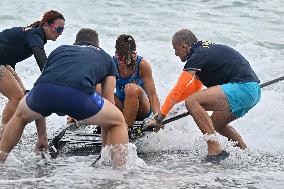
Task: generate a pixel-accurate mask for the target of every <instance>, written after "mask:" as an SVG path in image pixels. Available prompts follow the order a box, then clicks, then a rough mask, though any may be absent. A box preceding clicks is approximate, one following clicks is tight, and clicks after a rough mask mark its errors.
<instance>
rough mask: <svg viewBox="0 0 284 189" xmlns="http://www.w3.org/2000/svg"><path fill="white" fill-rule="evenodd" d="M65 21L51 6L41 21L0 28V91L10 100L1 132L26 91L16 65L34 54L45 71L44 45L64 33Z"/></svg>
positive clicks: (40, 121) (41, 122)
mask: <svg viewBox="0 0 284 189" xmlns="http://www.w3.org/2000/svg"><path fill="white" fill-rule="evenodd" d="M64 25H65V19H64V17H63V15H62V14H61V13H59V12H57V11H53V10H51V11H48V12H46V13H45V14H44V15H43V18H42V20H41V21H37V22H35V23H33V24H31V25H30V26H27V27H13V28H10V29H6V30H3V31H2V32H0V92H1V93H2V94H3V95H4V96H6V97H7V98H8V100H9V101H8V103H7V105H6V106H5V108H4V110H3V113H2V129H1V131H0V135H1V133H2V130H3V129H4V128H5V125H6V124H7V123H8V121H9V120H10V119H11V117H12V116H13V115H14V113H15V111H16V108H17V106H18V103H19V101H20V100H21V98H22V97H23V96H24V94H25V91H26V89H25V87H24V85H23V83H22V82H21V79H20V78H19V76H18V75H17V74H16V72H15V65H16V64H17V63H18V62H21V61H23V60H25V59H27V58H29V57H31V56H32V55H34V57H35V59H36V62H37V64H38V66H39V68H40V70H41V71H42V69H43V66H44V64H45V62H46V60H47V57H46V54H45V51H44V45H45V44H46V42H47V40H52V41H55V40H56V39H57V37H58V36H59V35H61V34H62V32H63V29H64ZM36 125H37V127H38V126H45V121H44V120H37V121H36ZM38 134H39V135H41V134H40V133H38ZM43 135H46V133H43ZM0 138H1V136H0Z"/></svg>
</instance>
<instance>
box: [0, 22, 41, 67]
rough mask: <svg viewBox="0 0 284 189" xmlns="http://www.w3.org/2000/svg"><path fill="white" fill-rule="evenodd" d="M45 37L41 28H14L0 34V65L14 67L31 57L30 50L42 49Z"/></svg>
mask: <svg viewBox="0 0 284 189" xmlns="http://www.w3.org/2000/svg"><path fill="white" fill-rule="evenodd" d="M45 43H46V37H45V34H44V31H43V29H42V28H41V27H37V28H24V27H14V28H10V29H6V30H3V31H2V32H0V65H6V64H9V65H11V66H12V67H15V65H16V63H17V62H20V61H22V60H25V59H26V58H29V57H30V56H32V55H33V51H32V48H33V47H39V48H42V49H44V45H45Z"/></svg>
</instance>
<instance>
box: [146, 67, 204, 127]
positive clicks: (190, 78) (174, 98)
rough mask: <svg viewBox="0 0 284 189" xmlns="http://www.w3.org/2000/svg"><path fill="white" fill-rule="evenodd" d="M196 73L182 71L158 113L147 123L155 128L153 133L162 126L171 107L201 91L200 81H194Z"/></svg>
mask: <svg viewBox="0 0 284 189" xmlns="http://www.w3.org/2000/svg"><path fill="white" fill-rule="evenodd" d="M195 72H196V71H183V72H182V74H181V75H180V77H179V79H178V82H177V84H176V85H175V87H174V88H173V89H172V90H171V92H170V93H169V94H168V96H167V98H166V100H165V102H164V104H163V106H162V108H161V111H160V113H158V114H156V115H155V116H154V117H153V119H152V120H150V121H149V123H148V126H151V127H156V129H155V131H159V129H160V128H163V127H164V126H163V125H161V123H162V121H163V120H164V118H165V117H166V115H167V114H168V113H169V111H170V110H171V109H172V107H173V106H174V105H175V104H176V103H178V102H180V101H182V100H185V99H186V98H187V97H188V96H189V95H191V94H192V93H195V92H196V91H198V90H201V89H202V83H201V81H200V80H198V79H195V76H194V74H195Z"/></svg>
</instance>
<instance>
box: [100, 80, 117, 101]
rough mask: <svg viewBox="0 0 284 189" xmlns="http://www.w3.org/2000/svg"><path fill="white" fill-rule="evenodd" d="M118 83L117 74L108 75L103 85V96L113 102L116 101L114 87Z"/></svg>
mask: <svg viewBox="0 0 284 189" xmlns="http://www.w3.org/2000/svg"><path fill="white" fill-rule="evenodd" d="M115 84H116V78H115V76H107V77H106V78H105V79H104V80H103V82H102V86H101V92H102V96H103V97H104V98H105V99H107V100H108V101H110V102H111V103H113V104H115V103H114V88H115Z"/></svg>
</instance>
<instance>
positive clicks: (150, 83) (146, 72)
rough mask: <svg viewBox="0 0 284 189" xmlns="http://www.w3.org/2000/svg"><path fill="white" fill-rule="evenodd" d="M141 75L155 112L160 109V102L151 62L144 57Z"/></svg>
mask: <svg viewBox="0 0 284 189" xmlns="http://www.w3.org/2000/svg"><path fill="white" fill-rule="evenodd" d="M139 74H140V77H141V79H142V80H143V81H144V86H145V91H146V93H147V95H148V98H149V101H150V105H151V108H152V110H153V112H154V113H158V112H159V111H160V102H159V98H158V95H157V92H156V87H155V83H154V79H153V76H152V69H151V66H150V64H149V63H148V62H147V61H146V60H145V59H144V58H143V59H142V61H141V64H140V73H139Z"/></svg>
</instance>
